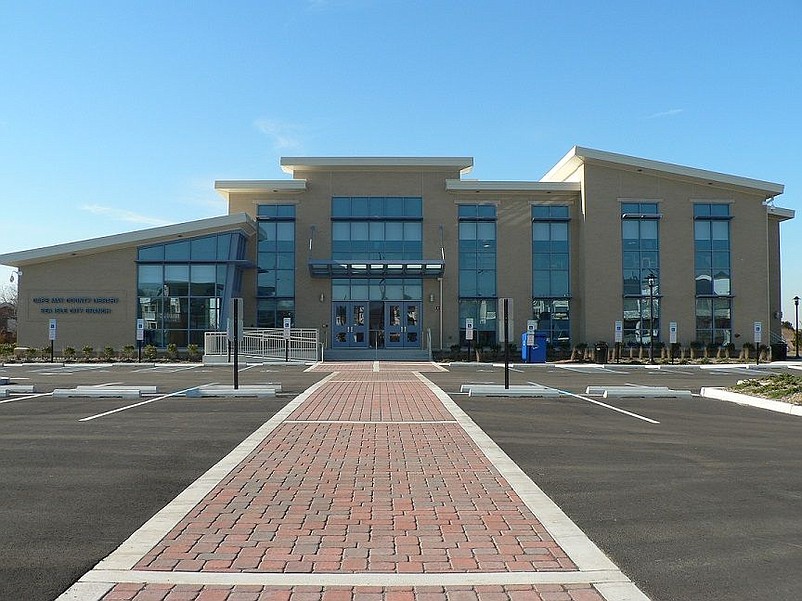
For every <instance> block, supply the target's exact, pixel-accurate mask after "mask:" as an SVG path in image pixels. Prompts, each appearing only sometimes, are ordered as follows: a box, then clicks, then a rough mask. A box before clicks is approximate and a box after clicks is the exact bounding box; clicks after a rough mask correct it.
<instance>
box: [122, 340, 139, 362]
mask: <svg viewBox="0 0 802 601" xmlns="http://www.w3.org/2000/svg"><path fill="white" fill-rule="evenodd" d="M135 350H136V349H135V348H134V345H133V344H126V345H125V346H124V347H123V352H122V354H123V359H133V358H134V351H135Z"/></svg>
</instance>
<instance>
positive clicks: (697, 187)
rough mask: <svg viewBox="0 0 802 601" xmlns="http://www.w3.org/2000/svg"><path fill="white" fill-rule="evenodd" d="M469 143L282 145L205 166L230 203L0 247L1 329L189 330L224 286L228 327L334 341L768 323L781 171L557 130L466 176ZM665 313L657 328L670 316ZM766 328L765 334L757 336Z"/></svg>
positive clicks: (687, 336)
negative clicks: (506, 168)
mask: <svg viewBox="0 0 802 601" xmlns="http://www.w3.org/2000/svg"><path fill="white" fill-rule="evenodd" d="M472 165H473V159H471V158H468V157H439V158H342V157H337V158H309V157H307V158H296V157H285V158H282V159H281V167H282V168H283V170H284V171H286V172H287V173H288V174H290V175H291V178H288V179H282V180H247V181H243V180H237V181H218V182H216V183H215V188H216V190H217V191H218V192H219V193H220V194H222V195H223V196H224V197H225V198H226V199H227V200H228V205H229V214H228V215H225V216H221V217H216V218H211V219H204V220H200V221H193V222H187V223H181V224H178V225H171V226H167V227H158V228H153V229H147V230H141V231H136V232H130V233H125V234H119V235H115V236H108V237H103V238H97V239H93V240H85V241H81V242H73V243H68V244H59V245H55V246H51V247H47V248H39V249H34V250H25V251H20V252H14V253H9V254H5V255H0V263H2V264H5V265H11V266H15V267H17V268H19V269H20V270H21V271H22V274H23V275H22V277H21V278H20V287H19V311H18V340H19V343H20V344H21V345H27V346H37V347H40V346H43V345H44V344H45V343H46V341H47V339H48V324H49V320H51V319H56V320H57V323H58V340H59V341H60V342H61V343H62V344H63V345H64V346H67V345H69V346H72V347H74V348H81V347H83V346H84V345H88V346H93V347H94V348H102V347H105V346H114V347H116V348H119V347H121V346H123V345H126V344H134V340H135V322H136V320H137V319H138V318H141V319H144V320H145V327H146V340H147V342H150V343H152V344H154V345H156V346H159V347H165V346H166V345H168V344H171V343H172V344H176V345H177V346H178V347H185V346H187V345H188V344H198V345H199V346H202V345H203V340H204V333H205V332H207V331H212V330H221V329H225V323H226V318H227V316H228V314H229V305H230V304H231V303H230V299H231V298H232V297H242V298H243V299H244V319H245V326H246V327H258V328H273V327H281V325H282V320H283V318H285V317H290V318H291V319H292V323H293V326H295V327H301V328H316V329H318V330H319V331H320V336H321V339H322V340H325V341H326V345H327V347H328V348H329V349H332V350H334V351H336V352H338V353H340V356H343V355H345V356H348V354H349V353H353V354H354V356H356V354H357V351H359V350H360V349H369V348H370V349H374V348H376V349H379V350H380V351H381V353H382V355H383V356H393V355H394V354H395V355H397V356H402V355H403V353H409V352H415V351H424V350H426V349H427V348H428V346H429V344H431V348H434V349H448V348H449V347H451V346H453V345H459V344H463V343H464V342H465V326H466V318H471V319H473V331H474V344H477V345H479V346H489V345H493V344H496V343H497V341H498V327H499V323H498V321H499V320H498V312H499V299H500V298H510V299H512V300H513V319H514V322H513V323H514V329H515V332H517V334H516V336H520V332H522V331H524V330H525V329H526V326H527V321H529V320H535V321H536V325H537V328H538V329H539V330H541V331H544V332H545V333H546V336H547V337H548V339H549V342H550V343H551V344H552V345H554V346H560V345H563V346H566V347H567V346H570V345H571V344H578V343H590V344H593V343H595V342H597V341H606V342H608V343H612V342H613V341H614V339H615V336H616V329H618V330H619V331H620V334H619V335H620V337H621V338H622V341H623V342H624V343H627V344H648V343H649V342H650V341H652V339H654V340H655V341H662V342H668V341H669V336H670V335H669V328H670V324H672V326H673V324H676V335H677V339H678V341H679V342H680V343H682V344H684V345H688V344H689V343H691V342H692V341H699V342H702V343H705V344H710V343H717V344H727V343H730V342H732V343H736V342H737V343H738V344H739V346H740V344H741V343H743V342H747V341H751V340H752V338H753V328H754V324H755V322H760V323H761V324H763V328H764V330H765V331H767V332H770V333H771V336H772V337H774V336H779V334H780V329H781V320H780V317H781V313H780V227H779V226H780V223H781V222H782V221H784V220H787V219H790V218H792V217H793V216H794V212H793V211H791V210H788V209H783V208H779V207H777V206H775V204H774V201H775V198H776V197H777V196H778V195H780V194H782V192H783V186H782V185H781V184H776V183H771V182H766V181H760V180H755V179H750V178H745V177H739V176H734V175H726V174H722V173H715V172H711V171H706V170H702V169H696V168H691V167H684V166H679V165H674V164H669V163H662V162H657V161H652V160H646V159H641V158H635V157H630V156H624V155H620V154H614V153H610V152H602V151H598V150H592V149H588V148H580V147H574V148H573V149H572V150H571V151H570V152H569V153H568V154H566V155H565V156H564V157H563V158H562V159H561V160H560V161H559V162H558V163H557V164H556V165H555V166H554V167H553V168H552V169H550V170H549V171H548V172H547V173H546V175H545V176H544V177H543V178H541V179H540V180H537V181H478V180H471V179H466V178H465V177H464V176H465V175H466V174H467V173H468V172H469V171H470V169H471V167H472ZM672 329H674V328H673V327H672ZM768 342H769V337H765V336H764V339H763V343H764V344H766V343H768Z"/></svg>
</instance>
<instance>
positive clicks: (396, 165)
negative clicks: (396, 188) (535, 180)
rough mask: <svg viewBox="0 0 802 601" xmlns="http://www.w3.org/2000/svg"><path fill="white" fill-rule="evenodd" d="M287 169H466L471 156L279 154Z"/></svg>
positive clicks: (462, 170) (471, 165)
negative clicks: (283, 155) (302, 155)
mask: <svg viewBox="0 0 802 601" xmlns="http://www.w3.org/2000/svg"><path fill="white" fill-rule="evenodd" d="M281 168H282V170H284V171H285V172H286V173H290V174H292V173H295V172H296V171H453V170H458V171H459V172H460V173H461V174H463V175H464V174H466V173H469V172H470V170H471V169H472V168H473V157H281Z"/></svg>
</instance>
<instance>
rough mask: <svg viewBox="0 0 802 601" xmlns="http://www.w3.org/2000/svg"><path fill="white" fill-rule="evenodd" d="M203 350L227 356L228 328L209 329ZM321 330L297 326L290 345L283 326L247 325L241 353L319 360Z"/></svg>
mask: <svg viewBox="0 0 802 601" xmlns="http://www.w3.org/2000/svg"><path fill="white" fill-rule="evenodd" d="M203 347H204V348H203V352H204V354H205V355H206V356H210V357H213V356H217V357H220V356H226V355H228V353H229V343H228V335H227V334H226V332H206V335H205V336H204V345H203ZM320 352H321V349H320V345H319V343H318V331H317V330H313V329H303V328H293V329H291V330H290V339H289V347H288V346H287V341H286V340H285V339H284V330H283V329H281V328H270V329H259V330H257V329H246V330H243V333H242V340H240V341H239V354H240V355H244V356H247V357H258V358H260V359H280V360H283V359H285V357H286V358H288V359H289V360H291V361H318V360H319V359H320Z"/></svg>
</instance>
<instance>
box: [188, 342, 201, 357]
mask: <svg viewBox="0 0 802 601" xmlns="http://www.w3.org/2000/svg"><path fill="white" fill-rule="evenodd" d="M187 355H189V360H190V361H197V360H198V357H199V356H200V351H199V350H198V345H197V344H190V345H189V346H188V347H187Z"/></svg>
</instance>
